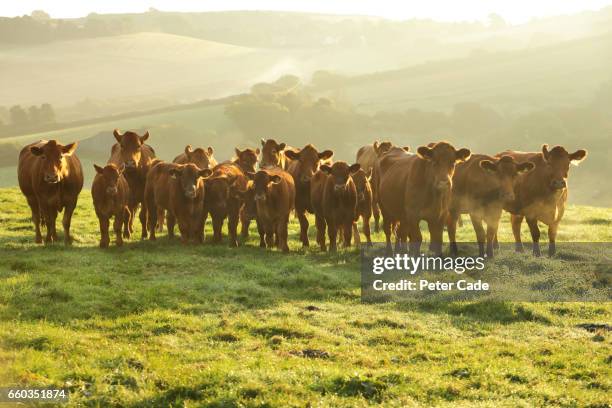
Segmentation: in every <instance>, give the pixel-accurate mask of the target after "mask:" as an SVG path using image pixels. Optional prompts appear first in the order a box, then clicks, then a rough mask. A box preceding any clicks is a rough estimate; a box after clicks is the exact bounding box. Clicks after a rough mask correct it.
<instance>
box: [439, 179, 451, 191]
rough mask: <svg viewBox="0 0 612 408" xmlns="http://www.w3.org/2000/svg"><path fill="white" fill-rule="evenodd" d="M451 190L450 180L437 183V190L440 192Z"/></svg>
mask: <svg viewBox="0 0 612 408" xmlns="http://www.w3.org/2000/svg"><path fill="white" fill-rule="evenodd" d="M449 188H451V182H450V180H448V179H446V180H440V181H438V182H437V183H436V189H437V190H439V191H444V190H448V189H449Z"/></svg>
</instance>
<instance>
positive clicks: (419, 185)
mask: <svg viewBox="0 0 612 408" xmlns="http://www.w3.org/2000/svg"><path fill="white" fill-rule="evenodd" d="M470 155H471V152H470V151H469V150H468V149H459V150H456V149H455V148H454V147H453V146H452V145H451V144H449V143H447V142H439V143H435V144H432V145H431V147H430V146H421V147H419V148H418V150H417V154H415V155H408V156H405V157H402V158H399V159H397V160H396V161H395V163H394V164H392V165H391V167H390V168H389V169H388V170H387V171H386V172H385V173H384V175H383V176H382V180H381V183H380V197H379V200H380V208H381V210H382V214H383V229H384V231H385V236H386V240H387V251H388V252H390V251H391V225H393V224H395V223H397V222H399V223H400V224H399V230H398V232H397V238H398V241H399V242H404V241H405V240H406V237H408V238H409V240H410V252H411V253H412V254H413V255H418V254H420V251H421V243H422V241H423V238H422V235H421V230H420V228H419V221H420V220H425V221H426V222H427V225H428V227H429V235H430V237H431V240H430V247H429V248H430V250H431V251H432V252H434V253H435V254H436V255H441V254H442V232H443V229H444V223H445V221H446V218H447V216H448V206H449V203H450V198H451V188H452V177H453V174H454V172H455V165H456V163H458V162H462V161H465V160H467V159H469V157H470Z"/></svg>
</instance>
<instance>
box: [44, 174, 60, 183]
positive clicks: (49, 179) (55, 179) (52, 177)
mask: <svg viewBox="0 0 612 408" xmlns="http://www.w3.org/2000/svg"><path fill="white" fill-rule="evenodd" d="M44 180H45V183H49V184H57V183H59V182H60V176H59V175H57V174H45V176H44Z"/></svg>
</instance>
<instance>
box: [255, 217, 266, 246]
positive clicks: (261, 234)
mask: <svg viewBox="0 0 612 408" xmlns="http://www.w3.org/2000/svg"><path fill="white" fill-rule="evenodd" d="M257 232H258V233H259V247H260V248H265V247H266V228H265V227H264V223H263V222H261V221H259V219H258V220H257Z"/></svg>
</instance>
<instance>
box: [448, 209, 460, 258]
mask: <svg viewBox="0 0 612 408" xmlns="http://www.w3.org/2000/svg"><path fill="white" fill-rule="evenodd" d="M459 215H460V214H459V212H458V211H453V210H451V211H449V213H448V217H447V218H446V229H447V232H448V241H449V242H450V254H451V256H457V254H458V253H459V248H458V247H457V220H458V219H459Z"/></svg>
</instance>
